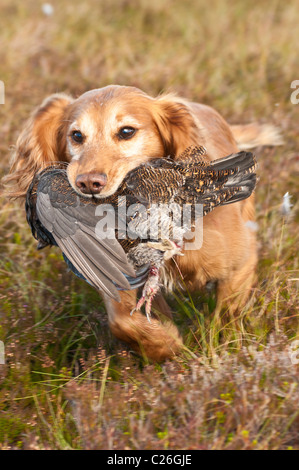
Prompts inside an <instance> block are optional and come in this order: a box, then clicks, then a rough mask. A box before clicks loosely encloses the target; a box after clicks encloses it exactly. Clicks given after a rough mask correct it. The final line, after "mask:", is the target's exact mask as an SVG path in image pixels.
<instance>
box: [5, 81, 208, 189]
mask: <svg viewBox="0 0 299 470" xmlns="http://www.w3.org/2000/svg"><path fill="white" fill-rule="evenodd" d="M199 138H200V136H199V128H198V124H197V121H196V118H195V116H194V115H193V113H192V112H191V108H190V107H189V105H188V103H187V102H186V101H184V100H181V99H179V98H177V97H175V96H174V95H169V94H168V95H161V96H159V97H158V98H152V97H150V96H148V95H147V94H145V93H143V92H142V91H141V90H139V89H137V88H133V87H124V86H108V87H105V88H100V89H96V90H92V91H89V92H87V93H84V94H83V95H81V96H80V97H79V98H77V99H73V98H71V97H69V96H67V95H64V94H56V95H52V96H50V97H49V98H47V99H46V100H45V101H44V103H42V105H41V106H40V107H39V108H38V109H37V110H36V111H35V112H34V114H33V115H32V117H31V118H30V120H29V121H28V122H27V124H26V126H25V128H24V130H23V131H22V133H21V135H20V137H19V139H18V141H17V145H16V151H15V155H14V158H13V164H12V169H11V173H10V174H9V175H8V176H7V177H6V178H5V179H6V182H7V183H11V182H13V181H14V182H15V185H14V188H13V191H12V192H11V194H12V196H15V197H18V196H23V195H24V194H25V192H26V190H27V188H28V185H29V184H30V181H31V179H32V177H33V175H34V173H35V172H36V171H39V170H40V169H42V168H44V167H46V166H48V165H50V164H51V163H54V162H57V161H65V162H69V165H68V170H67V171H68V178H69V181H70V184H71V185H72V187H73V188H74V189H75V190H76V191H77V192H78V193H79V194H81V195H84V196H87V197H92V196H93V197H97V198H101V197H106V196H109V195H111V194H113V193H114V192H115V191H116V189H117V188H118V186H119V185H120V183H121V182H122V180H123V179H124V177H125V176H126V174H127V173H128V172H129V171H130V170H132V169H133V168H135V167H137V166H138V165H140V164H141V163H143V162H147V161H149V160H150V159H152V158H156V157H163V156H169V155H170V156H172V157H173V158H175V157H176V156H177V155H179V154H180V153H181V152H182V151H183V150H184V149H185V148H186V147H188V146H189V145H193V144H197V143H198V141H199Z"/></svg>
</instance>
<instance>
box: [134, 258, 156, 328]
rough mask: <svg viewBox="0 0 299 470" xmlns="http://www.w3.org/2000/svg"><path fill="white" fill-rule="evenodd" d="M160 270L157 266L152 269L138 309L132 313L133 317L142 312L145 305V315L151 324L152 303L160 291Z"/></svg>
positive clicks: (137, 306)
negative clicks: (136, 312)
mask: <svg viewBox="0 0 299 470" xmlns="http://www.w3.org/2000/svg"><path fill="white" fill-rule="evenodd" d="M159 289H160V287H159V269H158V268H157V267H156V266H153V267H151V269H150V272H149V277H148V280H147V281H146V283H145V284H144V287H143V290H142V295H141V297H140V299H139V300H138V302H137V304H136V307H135V308H133V310H132V311H131V315H133V313H134V312H135V311H137V310H140V309H141V307H142V306H143V304H145V313H146V317H147V319H148V321H149V322H150V321H151V320H150V317H151V308H152V302H153V299H154V297H155V295H156V294H157V292H158V291H159Z"/></svg>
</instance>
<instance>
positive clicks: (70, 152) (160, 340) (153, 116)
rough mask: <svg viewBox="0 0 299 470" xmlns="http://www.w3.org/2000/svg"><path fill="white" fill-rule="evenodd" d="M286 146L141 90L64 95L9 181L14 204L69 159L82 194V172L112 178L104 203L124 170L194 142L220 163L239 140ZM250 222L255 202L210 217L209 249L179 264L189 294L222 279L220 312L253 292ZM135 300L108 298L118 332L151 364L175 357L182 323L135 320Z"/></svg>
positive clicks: (38, 113) (27, 143) (18, 157)
mask: <svg viewBox="0 0 299 470" xmlns="http://www.w3.org/2000/svg"><path fill="white" fill-rule="evenodd" d="M123 126H131V127H134V128H136V129H137V132H136V134H135V135H134V136H133V137H132V138H131V139H129V140H121V139H119V138H118V137H117V133H118V131H119V129H120V128H121V127H123ZM77 129H80V131H81V132H82V133H84V136H85V140H84V142H83V143H82V144H76V143H75V142H73V141H72V140H71V138H70V133H71V132H72V131H73V130H77ZM267 135H268V140H267ZM259 136H261V141H259ZM270 139H272V141H270ZM275 139H276V140H277V142H275ZM278 140H279V136H278V135H274V134H273V128H270V127H268V128H265V127H262V126H261V127H260V126H258V125H256V124H251V125H249V126H232V127H230V126H229V125H228V124H227V123H226V121H225V120H224V119H223V118H222V117H221V116H220V115H219V114H218V113H217V112H216V111H215V110H214V109H212V108H210V107H208V106H205V105H201V104H197V103H190V102H188V101H186V100H184V99H181V98H178V97H176V96H174V95H171V94H168V95H162V96H159V97H158V98H152V97H150V96H148V95H147V94H145V93H143V92H142V91H141V90H139V89H137V88H133V87H121V86H108V87H105V88H101V89H97V90H92V91H89V92H87V93H85V94H83V95H82V96H80V97H79V98H78V99H73V98H72V97H70V96H67V95H64V94H56V95H52V96H50V97H48V98H47V99H46V100H45V101H44V102H43V103H42V105H41V106H40V107H39V108H38V109H37V110H35V112H34V113H33V115H32V116H31V118H30V119H29V121H28V122H27V124H26V125H25V127H24V129H23V131H22V132H21V134H20V137H19V139H18V141H17V143H16V149H15V153H14V155H13V159H12V165H11V170H10V174H9V175H7V176H6V177H5V179H4V181H5V183H6V185H7V186H8V188H9V189H8V194H9V195H10V196H11V197H23V196H24V195H25V193H26V191H27V188H28V185H29V184H30V182H31V180H32V178H33V175H34V173H35V172H36V171H39V170H41V169H42V168H43V167H46V166H48V165H49V164H51V163H52V162H56V161H65V162H69V166H68V177H69V181H70V183H71V184H72V186H73V187H74V188H75V189H76V191H77V192H80V191H79V189H78V187H77V186H76V178H77V176H78V175H79V174H81V173H85V174H88V173H91V172H92V173H94V172H95V173H101V174H102V173H104V174H105V175H107V184H106V185H105V187H104V188H103V189H102V191H101V193H100V194H98V195H97V197H98V198H101V197H104V196H108V195H109V194H112V193H113V192H114V191H115V190H116V189H117V187H118V185H119V184H120V182H121V181H122V179H123V178H124V177H125V175H126V173H127V172H128V171H130V170H131V169H132V168H134V167H136V166H138V165H139V164H140V163H142V162H145V161H148V160H150V159H151V158H154V157H157V156H162V155H163V156H167V155H172V156H173V157H174V158H175V157H177V156H178V155H180V153H182V152H183V151H184V150H185V149H186V148H187V147H188V146H190V145H197V144H198V145H203V146H204V147H205V148H206V149H207V154H208V157H209V158H210V159H211V160H213V159H217V158H221V157H224V156H226V155H229V154H231V153H233V152H237V151H238V150H239V147H238V144H237V142H240V147H242V148H246V147H250V146H252V143H254V145H259V143H261V144H266V143H268V144H275V143H279V142H278ZM252 220H254V196H253V195H252V196H251V197H250V198H249V199H247V200H245V201H242V202H238V203H235V204H232V205H228V206H224V207H219V208H217V209H215V210H214V211H213V212H212V213H210V214H209V215H207V216H206V217H204V220H203V245H202V247H201V249H200V250H197V251H186V252H185V254H184V256H181V257H178V259H177V260H176V262H177V265H178V267H179V270H180V271H181V273H182V275H183V277H184V283H185V284H186V285H187V287H188V288H189V289H196V288H200V287H203V286H205V284H206V283H207V282H208V281H217V309H218V310H219V309H220V308H221V307H222V306H223V305H224V304H225V303H227V304H228V306H229V308H230V310H231V311H235V310H236V309H238V308H241V307H242V306H243V305H244V304H245V303H246V301H247V299H248V296H249V294H250V291H251V288H252V285H253V282H254V279H255V268H256V262H257V250H256V236H255V233H254V231H252V229H251V228H250V226H249V225H246V222H248V221H252ZM169 269H170V270H171V271H172V276H173V277H174V279H175V278H179V277H180V274H179V270H178V269H177V268H176V267H175V264H174V263H173V262H170V263H169ZM136 294H137V293H136V291H128V292H121V293H120V295H121V302H119V303H118V302H116V301H113V300H111V299H110V298H108V297H105V303H106V308H107V312H108V318H109V324H110V327H111V330H112V332H113V333H114V334H115V336H117V337H118V338H120V339H122V340H124V341H126V342H128V343H129V344H130V345H131V346H132V347H133V348H134V349H136V350H138V351H141V352H142V353H144V354H145V355H146V356H147V357H149V358H152V359H154V360H163V359H165V358H167V357H171V356H172V355H173V354H175V353H177V352H178V351H179V350H180V348H181V347H182V341H181V338H180V335H179V332H178V330H177V328H176V326H175V325H174V324H173V323H172V322H171V321H170V320H169V319H167V320H166V322H160V321H159V320H158V319H156V318H153V319H152V321H151V323H149V322H148V320H147V319H146V317H145V316H144V315H142V314H141V313H140V312H135V313H134V314H133V315H132V316H130V311H131V310H132V308H133V307H134V306H135V304H136ZM156 306H157V307H158V309H159V310H160V311H161V312H162V313H165V314H166V316H168V317H170V316H171V314H170V312H169V308H168V306H167V304H166V302H165V301H164V299H163V298H162V296H158V297H157V299H156Z"/></svg>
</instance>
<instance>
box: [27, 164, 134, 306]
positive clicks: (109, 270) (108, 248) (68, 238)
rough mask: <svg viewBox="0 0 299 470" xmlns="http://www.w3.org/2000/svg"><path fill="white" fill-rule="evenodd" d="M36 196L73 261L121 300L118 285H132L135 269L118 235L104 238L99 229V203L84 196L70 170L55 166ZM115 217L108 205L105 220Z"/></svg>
mask: <svg viewBox="0 0 299 470" xmlns="http://www.w3.org/2000/svg"><path fill="white" fill-rule="evenodd" d="M35 197H36V209H35V210H36V217H37V219H38V220H39V222H40V224H41V225H42V227H43V228H45V229H46V231H47V232H48V233H49V234H51V236H52V237H53V239H54V240H55V242H56V244H57V245H58V246H59V247H60V249H61V250H62V252H63V254H64V256H65V257H66V258H67V260H68V261H69V262H70V264H71V265H72V266H73V267H75V268H76V270H77V271H78V272H79V273H80V274H81V275H82V276H83V277H84V278H85V280H87V281H88V282H89V283H90V284H91V285H92V286H94V287H96V288H98V289H100V290H101V291H103V292H105V293H106V294H108V295H109V296H111V297H113V298H115V299H116V300H118V299H119V294H118V289H117V288H120V289H130V288H131V287H130V283H129V281H128V279H127V277H132V278H134V277H135V270H134V269H133V267H132V266H131V264H130V263H129V261H128V259H127V256H126V254H125V252H124V250H123V249H122V247H121V245H120V244H119V242H118V241H117V240H116V239H115V237H111V235H110V236H109V238H103V236H99V232H97V231H96V224H97V223H98V222H99V221H100V220H101V217H97V216H96V212H95V211H96V207H97V205H96V204H90V202H88V203H86V202H85V201H84V200H83V199H82V198H80V197H79V196H78V195H77V194H76V193H75V191H73V189H72V188H71V187H70V185H69V183H68V180H67V176H66V173H65V172H64V171H62V170H55V169H52V170H51V169H50V170H48V171H46V172H44V174H41V175H40V176H39V182H38V186H37V192H36V196H35ZM88 201H89V200H88ZM114 217H115V214H114V212H113V211H112V210H111V212H109V208H108V209H107V212H106V213H105V223H107V225H109V223H111V227H113V226H114V225H113V224H114ZM126 276H127V277H126Z"/></svg>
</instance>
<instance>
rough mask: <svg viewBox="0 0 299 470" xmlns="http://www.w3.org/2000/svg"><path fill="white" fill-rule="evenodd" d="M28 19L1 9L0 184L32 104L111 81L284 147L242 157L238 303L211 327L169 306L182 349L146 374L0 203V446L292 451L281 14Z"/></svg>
mask: <svg viewBox="0 0 299 470" xmlns="http://www.w3.org/2000/svg"><path fill="white" fill-rule="evenodd" d="M42 3H43V2H40V1H37V2H36V1H33V0H26V1H25V2H17V1H16V0H2V2H1V19H0V21H1V28H0V41H1V45H2V47H1V49H0V79H1V80H3V82H4V83H5V88H6V101H5V105H0V135H1V141H0V152H1V160H0V176H2V175H4V174H5V173H6V172H7V171H8V166H9V153H10V147H11V146H12V145H13V144H14V143H15V141H16V139H17V136H18V134H19V132H20V129H21V127H22V125H23V123H24V121H25V120H26V119H27V117H28V115H29V113H30V112H31V111H32V109H33V107H34V106H36V105H38V104H39V103H40V102H41V101H42V99H43V98H44V97H46V96H47V95H48V94H50V93H53V92H57V91H64V92H67V93H71V94H74V95H75V96H76V95H79V94H81V93H82V92H84V91H86V90H88V89H91V88H97V87H101V86H105V85H107V84H111V83H116V84H123V85H134V86H137V87H139V88H141V89H143V90H144V91H146V92H148V93H149V94H152V95H156V94H158V93H160V92H161V91H165V90H173V91H176V92H177V93H179V94H181V95H183V96H185V97H187V98H190V99H194V100H196V101H200V102H204V103H206V104H210V105H212V106H213V107H215V108H216V109H217V110H218V111H220V113H221V114H222V115H223V116H224V117H225V118H226V119H227V120H228V121H229V122H231V123H246V122H251V121H254V120H256V121H259V122H264V123H267V122H269V123H273V124H276V125H278V126H280V127H281V129H282V131H283V134H284V139H285V145H284V146H282V147H278V148H275V149H273V148H266V149H257V152H256V154H257V157H258V161H259V177H260V181H259V184H258V188H257V191H256V207H257V223H258V226H259V230H258V238H259V255H260V261H259V269H258V274H259V281H258V284H257V286H256V288H255V292H254V296H253V300H252V302H250V303H249V304H248V306H247V307H246V308H245V309H244V311H243V312H242V314H241V315H240V316H239V317H238V318H228V317H227V316H223V318H218V317H215V316H214V315H213V313H212V310H213V306H214V304H215V295H214V293H213V292H211V293H205V294H204V295H199V294H196V295H192V297H191V296H189V295H188V293H187V294H186V293H183V292H177V293H176V294H175V295H174V296H171V297H170V298H169V301H170V303H171V306H172V308H173V310H174V316H175V322H176V324H177V325H178V326H179V328H180V331H181V333H182V335H183V337H184V341H185V344H186V346H187V349H186V352H185V353H184V355H183V356H182V357H179V358H177V359H176V360H174V361H172V362H169V363H166V364H163V365H155V364H145V363H144V362H143V361H142V360H141V359H140V358H139V357H137V356H136V355H134V354H132V353H131V352H130V351H129V350H128V349H125V346H124V345H123V344H121V343H120V342H119V341H117V340H116V339H115V338H114V337H113V336H112V335H111V333H110V331H109V329H108V326H107V319H106V314H105V310H104V308H103V304H102V301H101V299H100V298H99V296H98V295H97V293H96V292H95V291H94V290H93V289H92V288H90V287H89V286H88V285H86V284H85V283H83V282H81V281H80V280H78V279H76V278H75V277H74V276H73V275H72V274H71V273H69V272H68V271H67V268H66V265H65V263H64V262H63V259H62V257H61V255H60V253H59V252H58V251H57V250H55V249H54V248H53V249H46V250H43V251H41V252H37V251H36V248H35V247H36V243H35V241H34V240H33V238H32V236H31V233H30V230H29V228H28V227H27V224H26V221H25V217H24V209H23V206H22V205H20V204H19V203H18V202H15V203H12V202H10V201H7V200H4V199H3V198H2V199H1V205H0V319H1V320H0V340H2V341H4V344H5V357H6V364H5V365H0V448H1V449H299V411H298V402H299V387H298V367H299V366H298V365H296V364H294V363H293V362H295V361H294V360H293V361H291V355H290V353H291V345H292V341H293V340H294V339H296V338H297V339H298V338H299V323H298V291H297V288H298V278H299V276H298V228H297V223H298V219H299V217H298V202H297V199H298V158H299V157H298V117H299V104H298V105H294V104H292V103H291V101H290V95H291V92H292V91H293V90H291V88H290V84H291V82H292V81H293V80H295V79H299V76H298V75H297V76H296V70H298V33H299V31H298V29H299V26H298V14H299V12H298V2H297V0H290V1H289V2H279V1H272V0H270V1H268V0H267V1H266V0H261V1H259V2H252V1H249V0H246V1H243V0H232V1H230V2H226V1H225V0H214V1H213V2H210V3H209V2H205V1H204V0H193V1H191V0H185V1H184V2H182V1H179V0H165V1H162V2H161V1H158V0H152V1H151V2H148V1H145V0H144V1H143V0H139V1H138V0H109V1H104V0H88V1H86V2H79V1H78V0H73V1H72V2H70V1H68V0H61V1H58V0H55V1H53V2H52V5H53V8H54V13H53V15H52V16H45V15H44V14H43V12H42V9H41V5H42ZM296 171H297V174H296ZM287 191H288V192H289V193H290V194H291V195H292V199H291V202H292V204H293V207H292V213H291V215H290V216H289V217H288V218H287V219H286V218H283V217H282V215H281V210H280V207H281V203H282V198H283V195H284V194H285V193H286V192H287ZM293 356H294V357H295V356H296V351H295V352H294V354H293ZM297 357H298V358H299V353H298V354H297Z"/></svg>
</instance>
